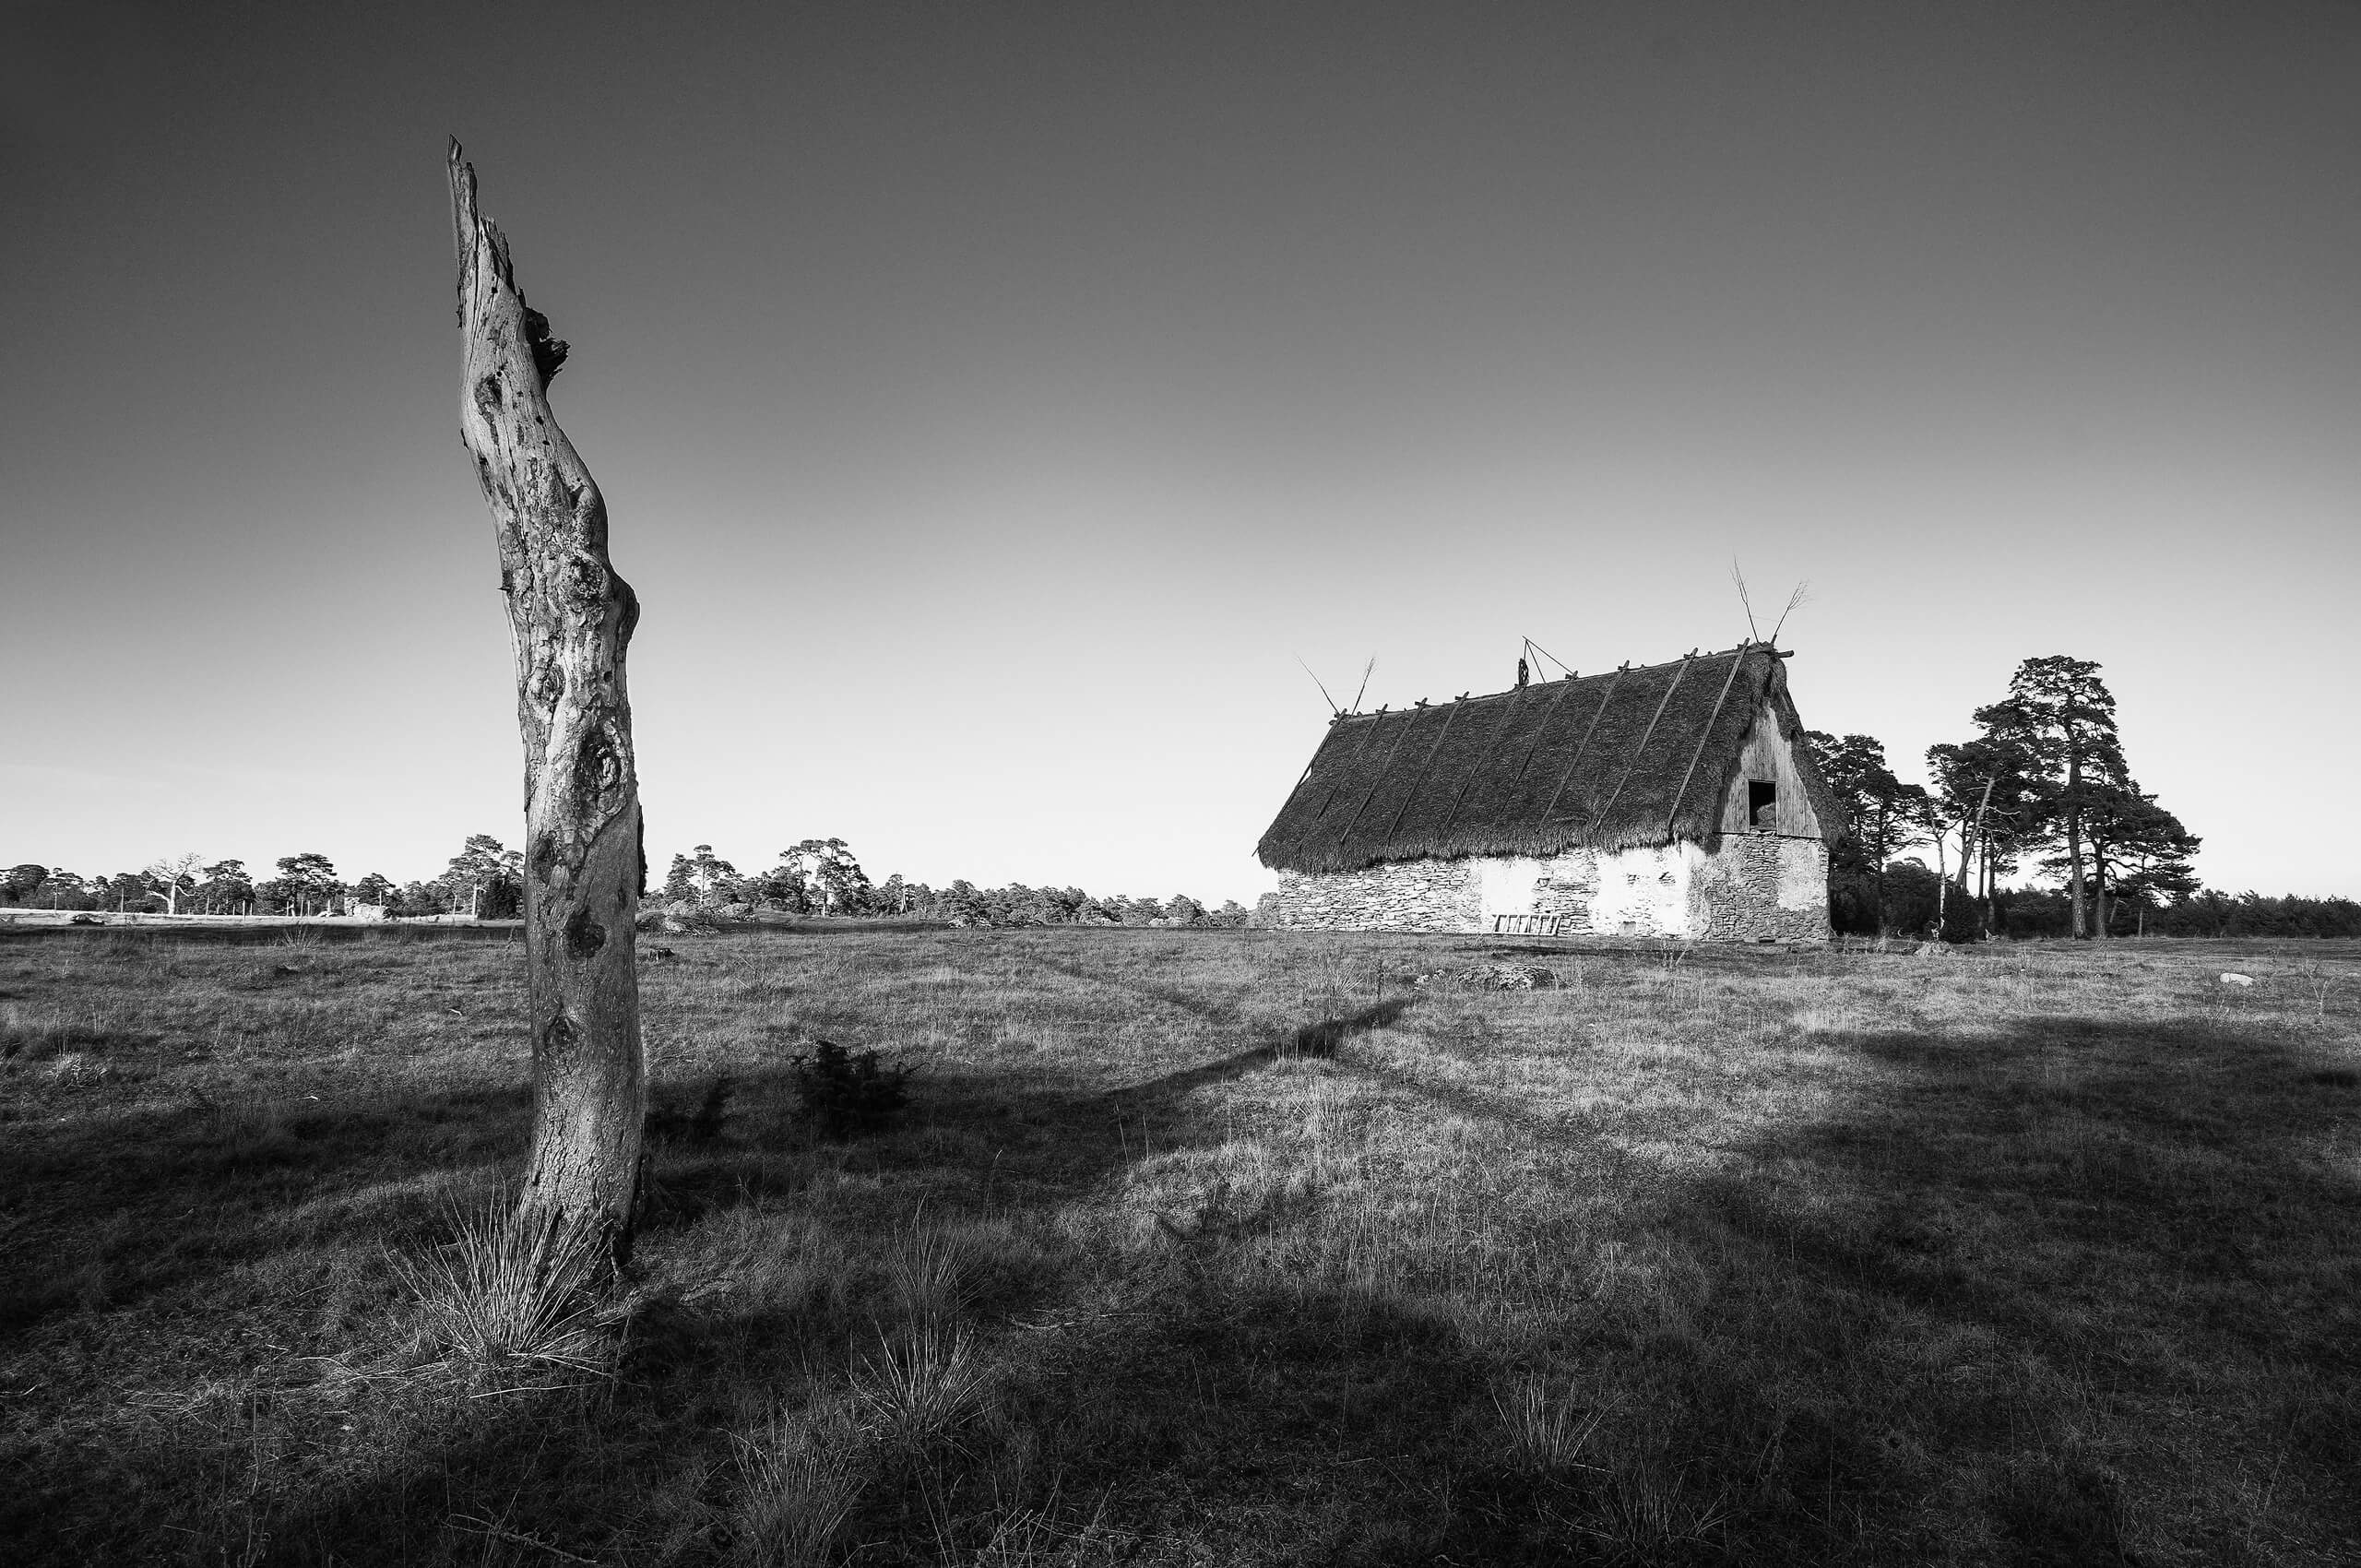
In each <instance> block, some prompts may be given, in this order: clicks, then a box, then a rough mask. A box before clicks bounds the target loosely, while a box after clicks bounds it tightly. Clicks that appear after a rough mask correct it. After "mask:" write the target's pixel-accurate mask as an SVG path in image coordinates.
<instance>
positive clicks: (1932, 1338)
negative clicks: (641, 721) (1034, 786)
mask: <svg viewBox="0 0 2361 1568" xmlns="http://www.w3.org/2000/svg"><path fill="white" fill-rule="evenodd" d="M405 935H406V933H403V932H369V933H366V934H365V935H362V934H360V933H354V939H353V940H345V941H327V940H325V939H324V938H321V937H317V936H314V937H312V938H309V939H304V938H301V937H298V938H295V939H291V940H287V941H281V942H272V943H268V944H258V945H257V944H225V943H220V942H197V941H194V940H188V939H184V938H182V937H179V936H176V935H174V934H172V933H169V932H164V933H144V932H96V933H93V932H52V933H42V934H35V935H28V934H21V933H19V934H17V935H14V936H8V937H5V938H0V1053H5V1060H4V1061H0V1118H4V1119H0V1204H4V1205H5V1207H0V1262H4V1263H5V1268H6V1274H5V1277H0V1401H4V1402H5V1404H0V1474H5V1484H0V1559H5V1560H6V1561H7V1562H11V1563H17V1562H22V1563H35V1562H106V1563H122V1562H149V1561H155V1562H192V1563H194V1562H204V1563H221V1562H231V1563H257V1562H287V1563H296V1562H305V1563H309V1562H321V1563H325V1562H348V1563H356V1564H358V1563H379V1562H416V1563H431V1562H495V1563H516V1564H550V1563H562V1562H599V1563H634V1564H639V1563H645V1564H656V1563H668V1562H671V1563H704V1562H778V1563H797V1562H860V1563H864V1564H891V1563H904V1562H927V1563H932V1562H977V1563H1006V1564H1017V1563H1053V1562H1055V1563H1098V1562H1137V1563H1158V1564H1163V1563H1207V1564H1212V1563H1221V1564H1228V1563H1337V1564H1345V1563H1371V1564H1375V1563H1396V1562H1402V1563H1407V1562H1425V1563H1450V1564H1463V1565H1464V1564H1475V1563H1488V1562H1536V1563H1539V1562H1632V1563H1670V1562H1743V1563H1778V1562H1794V1563H1807V1562H1809V1563H1849V1562H1879V1563H1885V1562H1892V1563H1946V1562H1958V1563H1983V1562H2026V1563H2033V1562H2044V1563H2061V1564H2063V1563H2092V1562H2117V1561H2121V1562H2139V1563H2143V1564H2150V1565H2159V1564H2167V1563H2235V1562H2256V1563H2264V1562H2273V1563H2329V1562H2352V1561H2354V1551H2355V1548H2354V1543H2355V1541H2361V1123H2356V1113H2357V1112H2361V1032H2357V1031H2356V1017H2357V1016H2361V1012H2357V1008H2361V948H2356V946H2355V944H2285V945H2283V946H2278V947H2265V946H2258V945H2239V946H2236V947H2213V946H2201V945H2198V944H2154V943H2151V944H2128V943H2127V944H2110V945H2109V946H2107V947H2106V948H2104V949H2094V948H2090V947H2082V948H2067V947H2048V946H2031V947H2004V948H1998V949H1990V950H1979V951H1975V952H1968V953H1961V954H1957V955H1946V956H1925V957H1920V956H1907V955H1904V954H1900V953H1896V954H1890V955H1889V954H1867V953H1858V954H1789V953H1785V952H1768V951H1763V952H1757V951H1710V950H1704V949H1697V950H1691V951H1688V952H1685V953H1684V952H1680V951H1677V950H1663V951H1648V950H1640V949H1631V950H1622V951H1588V952H1584V951H1574V950H1571V949H1565V948H1558V947H1551V946H1548V945H1546V944H1532V945H1525V944H1513V943H1509V944H1503V943H1501V942H1500V941H1497V940H1496V941H1490V942H1487V941H1480V940H1477V939H1473V938H1470V939H1464V940H1462V939H1423V940H1413V939H1387V938H1366V939H1346V938H1334V939H1320V938H1311V937H1304V936H1292V935H1284V934H1277V933H1264V932H1104V931H1060V932H916V933H912V932H902V933H872V934H838V935H816V934H779V933H742V934H720V935H710V936H686V937H674V938H666V939H664V940H665V943H666V944H667V945H668V946H669V947H670V948H671V949H672V950H673V952H674V954H675V956H674V957H672V958H671V959H670V960H667V961H663V962H653V961H651V962H648V963H647V967H646V971H645V979H646V985H647V1035H648V1039H649V1049H650V1056H651V1060H652V1063H653V1067H654V1073H655V1078H656V1085H657V1090H656V1092H657V1098H658V1102H659V1105H660V1106H661V1107H662V1108H663V1109H664V1110H665V1111H668V1112H670V1113H672V1114H670V1116H669V1117H668V1118H667V1124H668V1125H670V1126H673V1127H675V1128H682V1127H684V1126H685V1125H686V1123H687V1122H688V1118H687V1116H686V1115H685V1114H684V1113H685V1112H687V1111H690V1110H691V1109H692V1108H693V1107H694V1106H696V1105H697V1104H698V1103H699V1102H700V1101H701V1100H703V1099H706V1096H707V1093H708V1090H709V1089H710V1088H711V1087H712V1085H713V1083H714V1080H715V1079H716V1078H717V1077H718V1076H723V1075H726V1076H727V1077H728V1078H729V1079H730V1087H731V1088H732V1090H733V1091H734V1092H733V1094H732V1097H731V1098H730V1101H729V1113H728V1115H727V1117H726V1119H725V1120H724V1121H723V1122H722V1123H720V1126H719V1130H718V1134H713V1135H710V1136H703V1137H699V1136H696V1135H694V1133H692V1132H688V1131H681V1132H677V1133H676V1134H675V1135H674V1136H672V1137H670V1139H669V1140H668V1141H666V1142H665V1143H663V1144H662V1145H661V1146H660V1147H659V1148H658V1152H657V1154H656V1156H655V1158H654V1161H653V1164H652V1167H651V1177H652V1183H653V1185H652V1189H651V1191H650V1194H649V1198H648V1206H647V1218H646V1220H645V1223H644V1227H643V1229H642V1240H641V1245H640V1249H639V1255H638V1258H637V1259H636V1261H635V1277H633V1278H632V1279H631V1280H630V1281H629V1284H628V1289H627V1290H626V1292H625V1293H624V1295H623V1298H622V1299H621V1300H620V1301H613V1302H611V1303H609V1305H608V1306H607V1307H606V1308H604V1309H602V1310H601V1311H600V1312H599V1313H597V1314H595V1315H594V1316H593V1317H592V1318H590V1319H587V1320H585V1321H583V1322H579V1323H576V1324H573V1325H572V1331H573V1334H574V1338H575V1353H573V1354H572V1355H571V1357H570V1360H568V1361H540V1362H516V1361H513V1360H512V1361H510V1362H507V1363H494V1362H490V1361H486V1360H482V1359H481V1358H477V1359H474V1360H470V1359H469V1358H468V1357H467V1356H465V1355H463V1354H461V1353H459V1352H458V1351H457V1350H455V1349H454V1348H453V1347H454V1345H455V1344H457V1343H458V1342H459V1340H460V1339H461V1338H463V1337H464V1336H463V1335H455V1331H454V1330H453V1328H452V1315H451V1314H452V1310H453V1309H454V1307H455V1305H464V1304H465V1302H464V1301H461V1300H458V1298H460V1297H464V1296H465V1292H464V1291H463V1290H461V1289H459V1288H458V1287H457V1286H455V1285H453V1284H452V1282H451V1276H452V1272H453V1271H454V1270H457V1269H460V1268H461V1265H462V1262H463V1260H462V1259H461V1256H460V1254H459V1253H458V1252H457V1250H456V1249H455V1248H454V1247H453V1246H452V1245H451V1243H452V1241H453V1238H454V1236H455V1234H457V1227H458V1224H459V1217H462V1216H464V1215H466V1214H467V1213H469V1212H470V1211H475V1210H481V1208H482V1207H483V1206H485V1205H486V1204H487V1203H489V1202H492V1201H494V1200H495V1198H496V1194H497V1193H498V1191H499V1190H500V1185H501V1182H502V1181H503V1179H504V1175H505V1174H507V1173H510V1172H513V1170H515V1168H516V1164H517V1162H518V1158H519V1156H520V1155H521V1152H522V1143H523V1138H524V1134H525V1127H526V1122H527V1112H528V1094H527V1089H526V1075H527V1051H526V1045H525V1041H524V1039H523V1037H522V1033H521V1031H520V1029H519V1028H518V1027H517V1018H518V1014H519V1010H520V1001H521V995H520V984H519V980H520V974H519V970H520V964H519V954H518V951H517V949H516V948H515V947H514V946H511V945H505V944H503V943H500V942H481V941H472V942H471V941H466V940H462V939H460V938H459V937H458V936H457V935H456V934H451V935H444V936H440V937H437V938H435V939H430V940H415V941H413V940H403V939H402V938H403V937H404V936H405ZM1493 961H1507V962H1513V963H1516V964H1521V965H1532V966H1536V967H1539V968H1545V969H1547V970H1548V971H1549V972H1550V974H1551V975H1552V976H1553V977H1554V978H1555V979H1556V980H1558V981H1559V982H1560V983H1559V984H1558V985H1557V986H1555V987H1554V988H1547V989H1540V990H1536V991H1533V992H1493V991H1484V990H1474V989H1460V988H1454V987H1453V986H1449V985H1430V986H1426V987H1418V986H1414V985H1412V984H1410V983H1409V982H1410V980H1411V979H1412V978H1413V977H1415V976H1418V975H1420V974H1428V973H1434V972H1437V971H1444V970H1449V969H1452V968H1458V967H1462V966H1465V965H1469V964H1473V963H1479V962H1493ZM2225 968H2235V969H2238V970H2241V971H2244V972H2246V973H2248V974H2251V975H2254V976H2256V977H2257V978H2258V983H2257V984H2256V985H2254V986H2253V987H2251V988H2238V987H2233V986H2226V985H2224V984H2222V983H2221V982H2220V981H2219V980H2217V979H2216V976H2217V975H2218V973H2219V972H2220V971H2222V970H2223V969H2225ZM821 1037H825V1038H827V1039H835V1040H837V1041H840V1042H842V1043H844V1044H846V1045H848V1046H853V1047H856V1048H869V1047H873V1048H876V1049H877V1050H879V1051H882V1052H884V1054H885V1055H886V1056H887V1057H888V1058H891V1059H898V1060H901V1061H905V1062H908V1063H916V1064H917V1065H918V1066H919V1069H920V1072H919V1076H918V1077H917V1078H915V1079H914V1080H913V1083H912V1088H913V1095H912V1100H911V1104H910V1106H909V1109H908V1112H907V1114H906V1116H905V1119H904V1120H903V1122H902V1123H901V1124H900V1125H899V1126H898V1127H897V1128H896V1130H895V1131H892V1132H890V1133H888V1134H884V1135H883V1136H879V1137H875V1138H871V1139H865V1140H860V1141H854V1142H828V1141H825V1140H824V1139H822V1138H821V1137H819V1136H818V1135H817V1134H816V1132H815V1130H814V1128H813V1125H812V1124H811V1123H809V1122H808V1121H807V1120H806V1119H805V1118H804V1117H803V1116H802V1114H801V1112H800V1111H799V1109H798V1105H797V1101H796V1099H795V1096H794V1094H793V1092H792V1081H791V1077H790V1075H789V1069H788V1058H789V1055H790V1054H792V1053H793V1052H795V1051H799V1050H802V1049H805V1048H807V1047H808V1046H809V1044H810V1042H811V1041H812V1040H813V1039H816V1038H821ZM709 1126H710V1123H708V1128H709ZM561 1326H562V1327H563V1326H564V1325H561ZM577 1363H578V1364H577Z"/></svg>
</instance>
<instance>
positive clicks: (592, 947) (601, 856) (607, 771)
mask: <svg viewBox="0 0 2361 1568" xmlns="http://www.w3.org/2000/svg"><path fill="white" fill-rule="evenodd" d="M450 176H451V218H452V227H453V238H454V241H455V242H456V245H457V255H458V267H459V329H460V359H461V362H462V365H463V374H462V375H461V378H460V392H461V396H460V398H459V430H460V434H461V438H462V439H463V440H464V441H465V442H466V445H467V448H468V453H469V456H470V457H473V458H474V459H475V467H476V478H477V480H478V481H480V482H481V485H482V486H483V496H484V501H485V502H486V504H487V505H490V506H491V508H492V525H493V533H494V536H495V537H496V539H497V540H498V542H499V547H500V591H501V592H502V593H503V594H504V595H506V596H507V600H508V630H509V636H510V640H511V642H512V644H513V645H514V647H515V648H516V723H517V727H518V729H519V730H520V731H522V732H523V735H524V741H525V843H526V849H525V965H526V972H527V989H528V996H529V999H530V1000H529V1006H530V1009H531V1015H530V1022H531V1028H532V1042H533V1143H532V1153H531V1156H530V1158H529V1160H528V1165H527V1168H526V1176H525V1191H524V1196H523V1208H524V1211H525V1214H526V1217H527V1218H528V1219H529V1220H532V1221H534V1222H536V1223H547V1224H563V1225H566V1226H575V1225H582V1226H587V1227H591V1228H594V1229H596V1230H597V1231H598V1232H599V1235H600V1237H601V1238H602V1240H603V1241H604V1243H605V1244H606V1246H607V1247H608V1248H609V1249H610V1250H611V1254H612V1256H613V1257H614V1259H615V1261H616V1262H617V1263H619V1264H620V1263H622V1262H623V1261H624V1260H625V1259H627V1258H628V1256H629V1254H630V1249H631V1221H632V1208H633V1202H634V1199H635V1195H636V1188H637V1184H638V1172H639V1155H640V1136H641V1125H642V1123H643V1122H644V1120H645V1118H646V1116H647V1063H646V1058H645V1055H644V1053H643V1051H642V1050H641V1045H640V1036H639V977H638V971H637V968H636V961H635V945H636V944H635V942H634V939H633V938H634V928H633V921H634V920H635V918H636V917H637V915H638V913H639V894H640V885H641V882H642V880H643V878H644V876H645V874H646V871H647V864H646V861H645V859H644V857H643V855H642V852H641V845H640V816H639V780H638V776H637V773H636V770H635V767H634V766H633V759H632V742H631V703H630V700H629V698H628V696H627V695H625V692H624V689H623V651H624V649H625V647H627V646H628V645H629V644H630V642H631V634H632V628H633V627H634V626H635V624H637V623H638V621H639V600H638V598H637V596H635V594H634V593H633V592H632V590H631V585H630V584H628V583H626V582H624V581H623V578H621V577H620V576H616V575H615V570H614V567H613V566H612V565H611V564H610V563H609V562H608V560H607V505H606V502H605V500H604V499H603V498H601V497H600V495H599V486H598V485H597V483H596V482H594V481H592V480H591V478H590V471H589V469H586V468H584V467H583V466H582V459H581V458H580V457H577V456H575V450H574V445H573V443H571V442H569V441H567V440H566V438H565V433H564V431H562V430H560V429H559V428H558V424H557V419H556V417H555V416H554V415H553V414H552V413H551V412H550V405H549V397H548V386H549V381H550V378H551V377H552V376H553V375H555V374H557V370H558V366H559V365H560V364H561V363H563V362H564V359H565V352H566V346H565V345H564V343H562V342H558V341H556V340H554V339H552V338H551V336H550V327H549V322H548V321H547V319H545V318H544V317H543V316H542V315H541V314H540V312H539V311H537V310H534V309H532V308H531V307H530V306H528V305H527V304H526V303H525V296H524V295H523V294H521V293H519V292H518V291H517V289H516V274H515V272H514V271H513V270H512V269H511V267H510V265H509V259H508V242H507V240H506V238H505V237H504V236H503V235H502V233H501V232H500V230H499V229H498V228H497V227H496V226H495V225H493V224H492V222H491V221H490V220H487V219H486V218H484V217H483V215H482V214H481V212H479V211H478V210H477V208H476V172H475V168H474V166H473V165H471V164H469V163H468V162H466V161H464V160H462V159H461V157H460V152H459V144H458V143H457V142H456V141H454V142H453V143H452V144H451V153H450Z"/></svg>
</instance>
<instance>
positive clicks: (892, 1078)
mask: <svg viewBox="0 0 2361 1568" xmlns="http://www.w3.org/2000/svg"><path fill="white" fill-rule="evenodd" d="M788 1063H789V1066H790V1067H791V1068H792V1069H793V1070H794V1073H795V1093H796V1097H797V1098H798V1099H801V1101H802V1102H803V1109H804V1111H805V1112H806V1113H807V1114H809V1115H810V1116H811V1117H812V1119H813V1121H815V1122H817V1123H819V1124H820V1129H821V1131H822V1132H824V1133H825V1134H828V1135H829V1136H830V1137H857V1136H860V1134H864V1133H875V1132H882V1131H883V1130H884V1127H885V1125H886V1123H890V1122H891V1121H892V1120H893V1119H894V1117H895V1115H896V1113H897V1112H898V1111H900V1110H901V1109H902V1106H903V1105H904V1103H905V1102H906V1101H908V1099H909V1090H908V1088H907V1087H904V1086H905V1085H906V1084H907V1083H908V1080H909V1076H910V1072H911V1069H910V1068H908V1067H906V1066H901V1065H894V1066H887V1065H885V1064H884V1063H880V1062H879V1061H878V1060H877V1052H875V1051H847V1050H846V1049H845V1048H844V1047H843V1046H841V1045H838V1044H837V1043H836V1041H834V1040H827V1039H824V1040H816V1041H814V1042H813V1046H812V1049H811V1051H809V1052H799V1053H798V1054H796V1055H794V1056H791V1057H789V1059H788Z"/></svg>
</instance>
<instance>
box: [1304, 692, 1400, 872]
mask: <svg viewBox="0 0 2361 1568" xmlns="http://www.w3.org/2000/svg"><path fill="white" fill-rule="evenodd" d="M1384 722H1385V709H1384V708H1383V707H1379V709H1378V710H1377V712H1376V713H1374V714H1373V715H1371V716H1370V721H1369V728H1368V729H1366V730H1363V731H1361V743H1360V744H1359V745H1358V746H1356V747H1354V748H1353V754H1352V759H1351V760H1352V761H1353V762H1358V761H1360V758H1361V754H1362V753H1363V752H1366V751H1368V750H1369V748H1370V742H1371V741H1373V740H1375V739H1376V737H1377V731H1378V727H1379V726H1381V725H1382V724H1383V723H1384ZM1335 738H1336V730H1335V726H1331V727H1330V728H1329V731H1328V735H1327V739H1325V740H1323V741H1322V742H1320V751H1324V750H1326V749H1327V745H1328V742H1329V741H1333V740H1335ZM1320 751H1314V752H1313V753H1312V754H1311V760H1312V761H1313V762H1318V761H1319V760H1320ZM1303 771H1304V775H1305V777H1306V778H1309V777H1310V776H1311V768H1310V767H1306V768H1305V769H1304V770H1303ZM1296 788H1297V789H1301V788H1303V785H1302V783H1301V781H1300V780H1299V781H1298V782H1297V785H1296ZM1335 801H1336V790H1335V786H1334V785H1331V786H1329V790H1328V799H1326V800H1324V801H1323V802H1320V809H1319V810H1318V811H1316V812H1314V813H1312V814H1311V821H1310V822H1308V823H1305V824H1304V825H1303V831H1302V832H1300V833H1299V834H1297V835H1296V836H1295V843H1294V844H1293V845H1292V846H1290V847H1289V850H1288V852H1289V853H1290V854H1292V853H1294V852H1295V851H1296V850H1298V849H1302V848H1303V847H1304V846H1305V845H1306V844H1308V843H1310V842H1311V836H1312V834H1313V833H1314V832H1315V831H1317V830H1318V828H1319V826H1320V819H1321V818H1322V817H1323V816H1326V815H1327V814H1328V808H1329V807H1330V806H1332V805H1334V804H1335Z"/></svg>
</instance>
